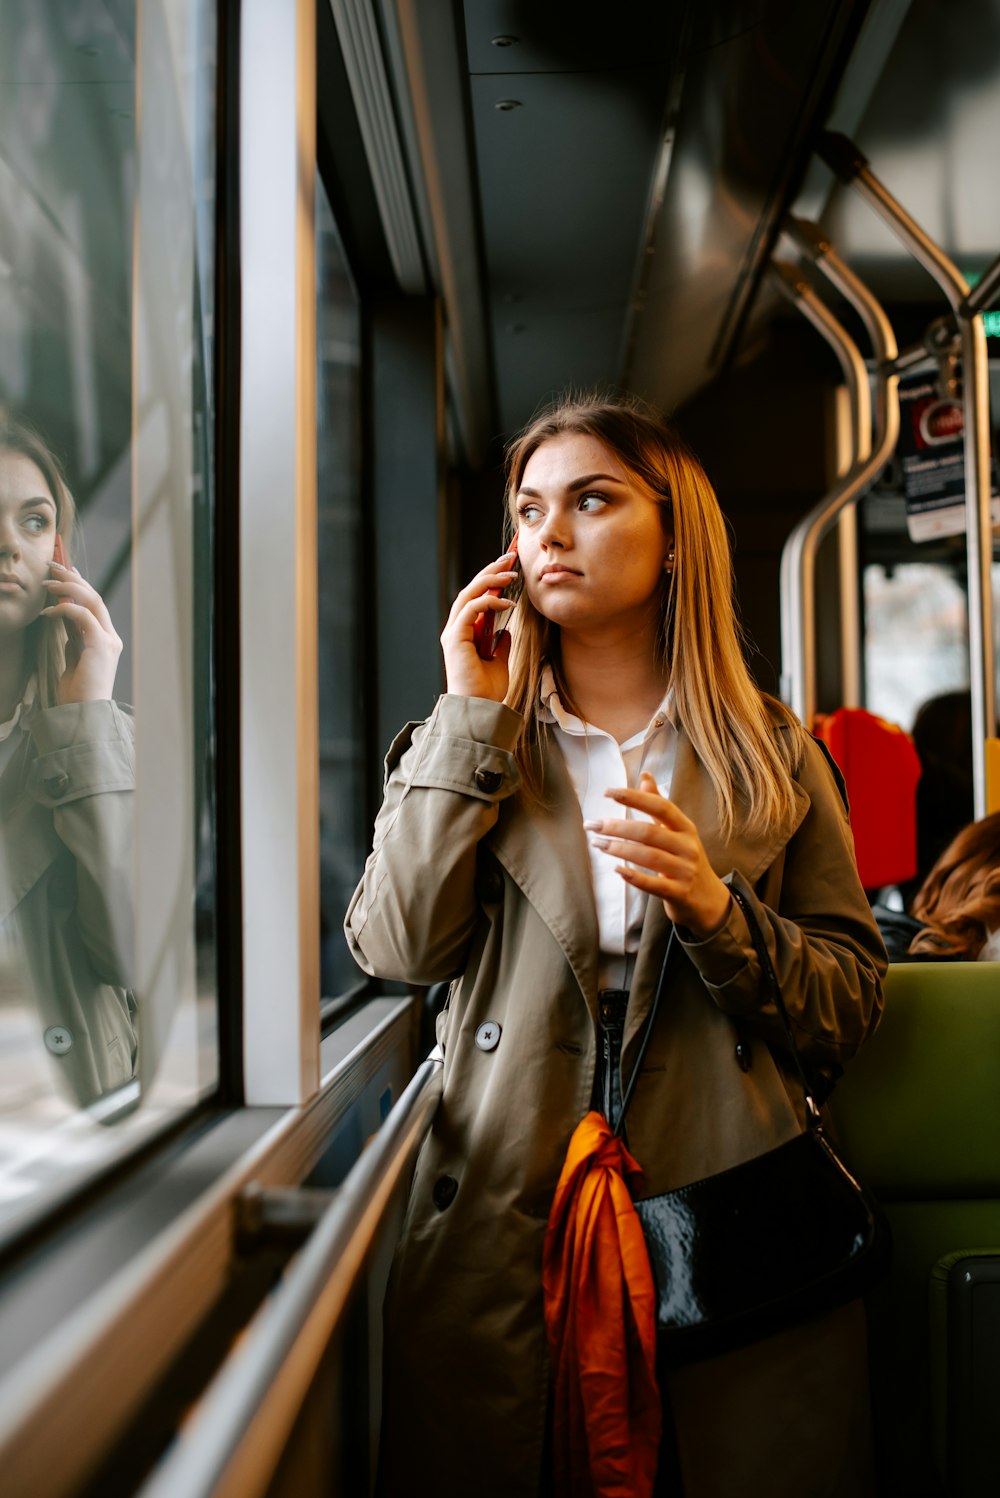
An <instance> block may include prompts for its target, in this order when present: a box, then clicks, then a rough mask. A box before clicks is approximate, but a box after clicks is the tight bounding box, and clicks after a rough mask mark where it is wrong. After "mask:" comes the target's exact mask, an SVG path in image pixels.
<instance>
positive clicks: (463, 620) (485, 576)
mask: <svg viewBox="0 0 1000 1498" xmlns="http://www.w3.org/2000/svg"><path fill="white" fill-rule="evenodd" d="M512 557H513V554H512V553H511V552H509V551H508V552H505V553H504V555H503V556H502V557H498V558H497V560H496V561H495V562H491V563H490V564H489V566H488V567H484V568H483V570H482V572H477V573H476V575H475V577H474V578H473V579H472V581H471V583H469V585H468V587H466V588H463V589H462V591H461V593H459V595H458V597H457V598H456V599H455V602H454V603H453V604H452V606H451V613H450V614H449V615H448V622H447V623H446V624H445V627H444V629H443V630H442V631H441V649H442V650H443V651H444V670H445V679H446V682H447V690H448V691H449V692H452V693H454V694H455V695H456V696H458V697H487V698H489V700H490V701H491V702H502V701H503V699H504V698H505V697H506V695H507V683H508V675H507V657H508V656H509V655H510V635H509V634H508V633H507V631H506V630H503V631H502V632H501V633H500V634H498V635H497V636H496V649H495V651H494V654H493V659H492V660H483V659H482V657H481V656H480V655H479V653H478V651H477V650H476V645H475V638H474V636H473V629H472V626H473V625H474V624H475V622H476V620H477V618H478V617H479V615H480V614H482V613H485V612H486V610H487V609H491V610H492V611H493V612H494V613H498V614H499V613H503V612H505V611H506V610H507V609H509V608H510V600H509V599H507V598H502V597H500V596H499V593H497V592H490V591H489V590H490V589H491V588H493V589H503V588H506V587H507V586H508V585H509V584H510V583H512V582H513V581H514V579H515V578H516V576H517V573H516V572H515V571H513V570H512V568H511V561H512Z"/></svg>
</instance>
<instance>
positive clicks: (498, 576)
mask: <svg viewBox="0 0 1000 1498" xmlns="http://www.w3.org/2000/svg"><path fill="white" fill-rule="evenodd" d="M512 559H513V553H512V552H509V551H507V552H504V554H503V556H502V557H498V558H497V560H496V561H495V562H490V564H489V566H488V567H484V568H483V569H482V571H480V572H477V573H476V575H475V577H474V578H473V579H472V581H471V582H470V583H468V584H467V586H466V587H464V588H463V589H462V590H461V592H460V593H459V594H458V596H457V597H456V599H455V601H454V603H453V604H452V606H451V612H450V614H449V615H448V623H449V624H452V623H455V622H457V620H458V617H459V615H460V614H461V613H462V612H463V611H465V610H466V609H467V608H468V606H469V604H470V603H475V602H476V601H477V600H480V599H481V598H482V597H484V596H485V595H486V593H487V590H488V589H491V588H493V589H497V590H502V589H503V588H506V587H507V586H508V585H509V584H510V583H512V582H513V581H514V579H515V578H516V577H517V573H516V572H515V571H514V570H513V569H512V567H511V561H512ZM484 607H485V605H483V604H480V605H479V607H478V608H477V609H476V612H477V613H480V614H481V613H482V612H483V608H484ZM508 607H509V604H508Z"/></svg>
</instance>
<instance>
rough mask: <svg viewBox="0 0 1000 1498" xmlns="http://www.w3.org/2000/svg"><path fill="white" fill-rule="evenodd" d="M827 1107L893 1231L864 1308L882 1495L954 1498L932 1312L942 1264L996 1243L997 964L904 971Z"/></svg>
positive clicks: (943, 1347) (999, 1161)
mask: <svg viewBox="0 0 1000 1498" xmlns="http://www.w3.org/2000/svg"><path fill="white" fill-rule="evenodd" d="M831 1108H832V1112H833V1117H834V1123H835V1126H836V1131H837V1136H838V1138H839V1140H840V1143H841V1145H842V1148H843V1152H844V1155H845V1157H846V1158H847V1159H848V1160H849V1161H850V1163H851V1165H852V1166H853V1167H854V1169H855V1170H856V1171H857V1173H858V1175H859V1176H860V1177H861V1179H862V1180H863V1181H864V1182H865V1184H866V1185H868V1186H870V1187H871V1188H872V1189H873V1190H874V1191H875V1193H876V1194H877V1195H878V1197H879V1199H880V1201H881V1202H882V1204H883V1206H884V1207H885V1210H886V1215H887V1216H888V1218H889V1221H890V1225H891V1227H892V1233H893V1261H892V1268H891V1270H890V1272H889V1275H888V1277H887V1278H886V1279H885V1280H884V1281H883V1282H882V1283H881V1284H880V1285H878V1286H877V1287H876V1288H875V1290H874V1291H873V1292H872V1294H871V1296H870V1297H869V1304H868V1312H869V1363H870V1367H871V1374H872V1402H873V1410H874V1417H875V1429H876V1442H877V1447H878V1451H879V1457H880V1464H881V1467H882V1474H881V1475H882V1481H883V1486H884V1489H885V1491H886V1492H891V1493H892V1494H893V1495H898V1498H924V1495H927V1498H930V1495H935V1498H939V1495H943V1494H944V1492H945V1490H946V1485H947V1486H948V1491H949V1492H954V1493H958V1492H959V1491H960V1489H959V1488H958V1487H956V1486H955V1481H954V1471H953V1468H952V1464H951V1460H950V1458H949V1461H948V1466H949V1471H948V1472H947V1473H946V1472H944V1471H942V1467H941V1463H942V1461H943V1460H944V1453H946V1452H947V1451H948V1450H949V1442H950V1439H951V1434H953V1432H952V1433H951V1434H950V1433H949V1397H948V1378H949V1369H948V1365H947V1359H948V1356H949V1354H948V1346H949V1345H950V1344H949V1339H948V1338H946V1337H945V1338H942V1337H941V1336H940V1335H934V1334H932V1322H931V1317H930V1310H929V1307H930V1302H931V1295H932V1285H933V1282H934V1278H935V1266H936V1265H938V1264H939V1261H941V1260H943V1259H946V1258H947V1257H948V1256H951V1255H955V1254H959V1253H963V1252H965V1253H968V1252H970V1251H978V1250H980V1247H981V1245H993V1244H997V1245H1000V964H995V963H987V962H941V963H935V962H924V963H898V964H894V965H893V966H892V967H891V968H890V970H889V974H888V978H887V980H886V994H885V1011H884V1014H883V1019H882V1023H881V1025H880V1026H879V1029H878V1030H877V1032H876V1034H875V1035H874V1036H873V1037H872V1038H871V1040H870V1041H869V1042H868V1043H867V1044H866V1045H865V1046H864V1048H863V1049H862V1051H861V1052H860V1054H859V1055H858V1056H857V1057H856V1058H855V1060H854V1061H852V1063H851V1064H850V1066H849V1067H848V1069H847V1072H846V1074H845V1076H844V1078H843V1080H842V1081H841V1083H840V1085H839V1086H838V1088H837V1090H836V1092H835V1093H834V1096H833V1099H832V1101H831ZM942 1360H944V1361H943V1362H942ZM980 1396H982V1391H980ZM984 1402H985V1404H986V1405H987V1406H988V1405H989V1403H990V1401H989V1399H986V1400H985V1401H984ZM998 1489H1000V1484H998Z"/></svg>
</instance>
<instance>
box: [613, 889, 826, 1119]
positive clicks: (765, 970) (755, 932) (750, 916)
mask: <svg viewBox="0 0 1000 1498" xmlns="http://www.w3.org/2000/svg"><path fill="white" fill-rule="evenodd" d="M729 892H730V894H731V895H732V897H733V899H734V900H735V901H736V903H737V905H738V906H739V907H740V909H741V910H742V912H743V915H744V917H745V919H746V923H747V929H748V931H749V932H750V940H751V941H752V943H753V948H754V951H755V953H756V954H757V961H758V962H759V963H760V970H761V973H762V974H763V976H764V982H765V985H766V988H767V990H768V993H769V995H770V997H771V999H772V1000H773V1001H774V1007H775V1009H776V1010H777V1011H778V1016H779V1018H780V1020H781V1024H782V1028H783V1029H784V1032H785V1039H786V1040H787V1041H788V1049H789V1052H790V1053H791V1057H792V1060H793V1061H794V1062H795V1070H796V1072H797V1073H798V1077H799V1081H800V1082H801V1083H802V1091H803V1093H804V1094H805V1099H806V1119H807V1121H808V1125H809V1127H810V1128H819V1126H820V1123H821V1118H820V1111H819V1107H818V1106H817V1103H816V1098H815V1095H814V1092H813V1088H812V1086H811V1084H810V1082H809V1078H808V1077H807V1076H806V1073H805V1069H804V1067H803V1065H802V1061H801V1059H800V1057H799V1053H798V1049H797V1047H796V1045H795V1037H794V1036H793V1034H792V1024H791V1020H790V1019H789V1018H788V1010H787V1009H786V1007H785V1000H784V997H783V995H782V992H781V984H780V983H779V982H778V975H777V973H776V972H775V971H774V964H773V963H772V961H771V954H770V952H769V951H768V950H767V943H766V941H765V940H764V933H763V931H762V930H761V929H760V923H759V921H758V920H757V914H756V911H755V910H754V908H753V906H752V905H751V903H750V901H749V900H748V899H747V897H746V895H745V894H744V893H743V891H742V890H741V889H740V888H739V887H738V885H737V884H736V882H735V880H734V881H733V883H732V884H731V885H730V886H729ZM676 936H677V931H676V928H675V927H673V926H671V928H670V937H669V940H668V941H667V950H666V952H665V953H664V955H663V966H662V967H661V968H660V976H659V979H658V981H657V984H656V993H655V994H654V995H653V1003H652V1007H651V1008H650V1011H649V1019H648V1020H647V1021H646V1029H645V1031H644V1032H643V1037H642V1042H641V1044H640V1046H639V1054H638V1055H637V1056H636V1058H635V1065H634V1066H633V1068H632V1074H631V1076H630V1077H629V1079H628V1086H627V1087H626V1089H625V1096H624V1097H623V1098H622V1107H621V1112H620V1114H619V1115H618V1125H617V1127H616V1129H615V1138H618V1137H619V1135H620V1134H621V1132H622V1129H623V1128H624V1125H625V1111H626V1109H627V1108H628V1105H629V1103H630V1102H631V1101H632V1094H633V1092H634V1091H635V1084H636V1080H637V1078H638V1076H639V1072H640V1070H641V1068H642V1063H643V1061H644V1059H645V1056H646V1050H647V1047H648V1046H649V1039H650V1036H651V1035H652V1033H653V1024H654V1022H655V1020H656V1014H657V1010H658V1009H659V1007H660V1000H661V998H662V997H663V991H664V989H665V987H666V979H667V967H668V964H669V962H670V955H671V953H672V952H673V949H674V941H675V940H676Z"/></svg>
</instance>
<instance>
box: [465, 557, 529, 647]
mask: <svg viewBox="0 0 1000 1498" xmlns="http://www.w3.org/2000/svg"><path fill="white" fill-rule="evenodd" d="M517 537H518V532H517V531H515V532H514V539H513V541H511V543H510V546H509V547H508V548H507V549H508V551H512V552H513V553H514V560H513V561H512V562H511V564H510V565H511V567H512V568H513V569H514V571H515V572H519V571H520V563H519V562H518V560H517ZM519 582H520V578H517V579H515V581H514V582H512V583H511V584H510V585H509V587H506V588H490V589H489V592H490V593H492V594H493V597H494V598H501V597H506V598H509V599H510V601H511V605H512V606H513V604H514V601H515V599H516V597H517V589H518V584H519ZM501 617H502V619H503V622H504V623H506V621H507V618H508V617H509V616H508V615H506V614H505V615H503V616H501V615H499V614H497V613H495V612H494V611H493V610H492V609H489V610H487V612H486V613H485V614H480V616H479V618H478V619H477V620H476V622H475V624H473V626H472V639H473V642H474V644H475V647H476V654H477V655H478V656H479V658H480V660H484V661H491V660H492V659H493V652H494V651H495V650H496V640H495V637H494V632H495V631H496V625H497V619H498V618H501Z"/></svg>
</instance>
